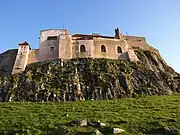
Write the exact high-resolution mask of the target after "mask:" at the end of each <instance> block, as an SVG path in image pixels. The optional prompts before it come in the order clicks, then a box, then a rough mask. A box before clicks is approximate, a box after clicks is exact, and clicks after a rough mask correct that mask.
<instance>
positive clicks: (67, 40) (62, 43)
mask: <svg viewBox="0 0 180 135" xmlns="http://www.w3.org/2000/svg"><path fill="white" fill-rule="evenodd" d="M58 58H59V59H70V58H72V41H71V35H69V34H68V33H65V34H64V35H60V37H59V54H58Z"/></svg>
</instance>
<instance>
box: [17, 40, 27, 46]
mask: <svg viewBox="0 0 180 135" xmlns="http://www.w3.org/2000/svg"><path fill="white" fill-rule="evenodd" d="M19 45H28V46H29V44H28V42H26V41H25V42H21V43H19Z"/></svg>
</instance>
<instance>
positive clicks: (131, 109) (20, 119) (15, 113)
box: [0, 95, 180, 135]
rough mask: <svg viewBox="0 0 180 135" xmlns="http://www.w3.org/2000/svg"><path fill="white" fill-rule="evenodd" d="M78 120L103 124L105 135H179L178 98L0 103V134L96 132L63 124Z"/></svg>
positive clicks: (179, 100) (156, 97) (36, 134)
mask: <svg viewBox="0 0 180 135" xmlns="http://www.w3.org/2000/svg"><path fill="white" fill-rule="evenodd" d="M65 114H68V117H66V116H65ZM82 119H87V120H88V121H93V120H96V121H97V120H100V121H101V122H103V123H105V124H106V127H104V128H102V129H99V130H100V131H102V132H104V133H105V134H108V132H110V129H111V128H113V127H118V128H121V129H124V130H125V131H126V132H125V133H123V134H133V135H142V134H159V135H162V134H164V133H163V131H162V130H161V129H162V128H164V127H168V128H171V129H174V130H176V131H177V132H179V133H180V95H171V96H152V97H143V98H138V99H119V100H109V101H85V102H65V103H64V102H62V103H51V102H50V103H30V102H27V103H20V102H9V103H0V134H9V135H10V134H16V135H18V133H19V134H35V135H38V134H52V135H53V134H61V132H62V129H63V130H68V131H69V134H82V135H83V134H87V135H88V134H92V131H94V130H95V129H97V128H95V127H90V126H88V127H79V126H69V125H68V124H67V123H69V122H70V121H72V120H82ZM176 134H178V133H176Z"/></svg>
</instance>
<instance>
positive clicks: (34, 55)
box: [27, 49, 39, 64]
mask: <svg viewBox="0 0 180 135" xmlns="http://www.w3.org/2000/svg"><path fill="white" fill-rule="evenodd" d="M38 56H39V49H33V50H29V55H28V63H27V64H31V63H36V62H38Z"/></svg>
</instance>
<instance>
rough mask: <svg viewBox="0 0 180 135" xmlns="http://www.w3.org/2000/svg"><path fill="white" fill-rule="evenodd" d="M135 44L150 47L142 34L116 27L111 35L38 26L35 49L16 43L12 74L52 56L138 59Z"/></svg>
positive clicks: (145, 47) (63, 57) (25, 44)
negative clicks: (37, 40)
mask: <svg viewBox="0 0 180 135" xmlns="http://www.w3.org/2000/svg"><path fill="white" fill-rule="evenodd" d="M136 48H142V49H153V47H151V46H149V45H148V44H147V43H146V39H145V38H144V37H137V36H127V35H123V34H121V33H120V31H119V29H118V28H117V29H115V35H114V36H103V35H100V34H97V33H93V34H90V35H88V34H74V35H71V34H70V32H69V31H68V30H66V29H48V30H42V31H41V32H40V47H39V49H31V47H30V45H29V44H28V43H27V42H22V43H19V48H18V52H17V55H16V58H15V62H14V66H13V68H12V74H14V73H19V72H22V71H24V70H25V68H26V65H27V64H31V63H36V62H41V61H47V60H54V59H62V60H63V59H64V60H65V59H71V58H87V57H88V58H107V59H124V60H130V61H138V58H137V56H136V54H135V53H134V49H136Z"/></svg>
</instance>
